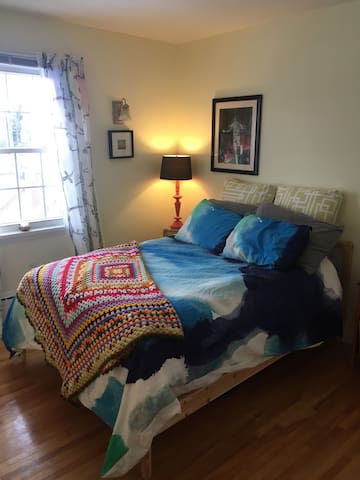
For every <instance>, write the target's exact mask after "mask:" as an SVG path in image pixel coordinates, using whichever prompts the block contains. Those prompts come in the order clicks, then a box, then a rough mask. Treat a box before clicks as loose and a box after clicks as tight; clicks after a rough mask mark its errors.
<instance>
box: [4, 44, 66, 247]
mask: <svg viewBox="0 0 360 480" xmlns="http://www.w3.org/2000/svg"><path fill="white" fill-rule="evenodd" d="M34 65H37V59H36V57H34V56H27V55H21V56H19V55H13V54H6V53H2V52H0V71H1V72H11V73H23V74H30V75H31V74H32V75H40V67H38V66H37V67H36V66H34ZM0 153H4V154H6V153H10V154H15V155H16V154H17V153H40V155H41V154H43V153H44V149H43V148H28V147H6V148H1V147H0ZM34 188H35V187H34ZM1 190H6V189H5V188H4V189H1ZM17 190H18V195H19V191H20V187H19V186H18V187H17ZM19 207H20V212H21V203H20V199H19ZM44 207H45V209H46V204H45V203H44ZM64 228H65V221H64V218H62V217H60V218H52V219H46V220H39V221H33V222H31V223H30V224H29V228H26V229H24V226H22V225H21V224H17V223H14V224H7V225H0V238H5V237H9V236H12V235H19V234H20V235H26V234H29V233H34V232H36V231H37V232H44V231H46V230H58V229H61V230H63V229H64Z"/></svg>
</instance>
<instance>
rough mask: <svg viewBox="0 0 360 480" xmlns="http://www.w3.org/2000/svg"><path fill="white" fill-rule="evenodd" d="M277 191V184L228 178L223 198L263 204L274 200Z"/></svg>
mask: <svg viewBox="0 0 360 480" xmlns="http://www.w3.org/2000/svg"><path fill="white" fill-rule="evenodd" d="M275 193H276V186H275V185H268V184H265V183H248V182H244V181H242V180H239V179H237V178H228V179H226V180H225V182H224V188H223V191H222V195H221V198H222V200H228V201H231V202H241V203H247V204H249V205H257V206H259V205H261V204H262V203H269V202H273V201H274V198H275Z"/></svg>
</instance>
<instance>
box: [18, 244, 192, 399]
mask: <svg viewBox="0 0 360 480" xmlns="http://www.w3.org/2000/svg"><path fill="white" fill-rule="evenodd" d="M17 296H18V299H19V300H20V302H21V303H22V304H23V305H24V307H25V310H26V314H27V317H28V319H29V321H30V322H31V324H32V325H33V327H34V329H35V339H36V340H37V341H38V342H39V343H40V344H41V345H42V347H43V349H44V351H45V356H46V359H47V361H48V362H49V363H51V364H52V365H53V366H55V367H56V368H57V369H58V371H59V373H60V375H61V378H62V388H61V393H62V395H63V396H64V397H65V398H69V397H72V396H74V395H76V394H77V393H79V392H80V391H81V390H82V389H83V388H84V387H85V386H86V385H88V384H89V383H90V382H91V381H92V380H93V379H94V378H95V377H97V376H98V375H100V374H102V373H106V372H108V371H109V370H110V369H111V368H113V367H114V366H115V365H117V364H119V362H120V361H121V359H122V358H124V356H125V355H126V354H127V353H128V352H129V350H130V349H131V348H132V347H134V345H135V343H136V342H137V341H138V340H139V339H141V338H143V337H145V336H149V335H165V336H173V337H182V336H183V330H182V326H181V323H180V320H179V318H178V316H177V314H176V312H175V310H174V308H173V307H172V305H171V304H170V303H169V301H168V300H167V299H166V298H165V297H164V295H163V294H162V293H161V291H160V290H159V289H158V287H157V286H156V285H155V283H154V282H153V280H152V279H151V277H150V275H149V273H148V272H147V271H146V269H145V266H144V264H143V262H142V259H141V255H140V249H139V246H138V244H137V243H136V242H135V241H134V242H130V243H124V244H121V245H118V246H116V247H112V248H103V249H100V250H95V251H93V252H90V253H87V254H85V255H80V256H77V257H70V258H65V259H63V260H59V261H56V262H52V263H49V264H47V265H42V266H40V267H37V268H34V269H32V270H30V271H29V272H28V273H27V274H25V275H24V277H23V279H22V280H21V283H20V285H19V287H18V290H17Z"/></svg>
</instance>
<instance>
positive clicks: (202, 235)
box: [175, 199, 242, 253]
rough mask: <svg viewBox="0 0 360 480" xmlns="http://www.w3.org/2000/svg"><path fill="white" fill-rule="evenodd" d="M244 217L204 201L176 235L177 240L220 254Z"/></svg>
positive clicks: (197, 206)
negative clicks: (229, 236) (231, 233)
mask: <svg viewBox="0 0 360 480" xmlns="http://www.w3.org/2000/svg"><path fill="white" fill-rule="evenodd" d="M241 218H242V216H241V215H238V214H237V213H234V212H230V211H228V210H225V209H224V208H222V207H220V206H219V205H216V204H214V203H212V202H210V201H209V200H206V199H204V200H202V201H201V202H200V203H198V205H196V207H195V208H194V210H193V211H192V212H191V214H190V215H189V217H188V218H187V219H186V221H185V223H184V225H183V226H182V227H181V228H180V230H179V231H178V232H177V234H176V235H175V240H179V241H181V242H185V243H192V244H195V245H199V246H200V247H203V248H206V249H208V250H210V251H212V252H214V253H220V252H221V251H222V250H223V248H224V245H225V241H226V239H227V237H228V235H229V234H230V232H231V231H232V230H233V229H234V227H235V225H236V224H237V223H238V222H239V221H240V220H241Z"/></svg>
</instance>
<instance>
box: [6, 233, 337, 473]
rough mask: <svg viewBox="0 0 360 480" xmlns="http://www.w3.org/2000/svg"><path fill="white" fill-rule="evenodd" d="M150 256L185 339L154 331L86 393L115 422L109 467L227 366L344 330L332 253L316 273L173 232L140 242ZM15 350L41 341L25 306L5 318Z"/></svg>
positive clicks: (130, 462) (87, 401)
mask: <svg viewBox="0 0 360 480" xmlns="http://www.w3.org/2000/svg"><path fill="white" fill-rule="evenodd" d="M141 253H142V257H143V261H144V263H145V265H146V267H147V269H148V271H149V272H150V274H151V276H152V278H153V279H154V280H155V282H156V283H157V285H158V286H159V288H160V289H161V290H162V292H163V293H164V294H165V296H166V297H167V298H168V299H169V301H170V302H171V303H172V305H173V306H174V307H175V309H176V311H177V313H178V315H179V317H180V319H181V322H182V325H183V329H184V340H183V341H182V342H178V341H177V342H174V341H172V340H171V339H165V338H161V339H159V338H148V339H146V340H144V341H143V342H141V343H140V344H138V345H137V346H136V347H135V348H134V349H133V350H132V352H131V353H130V354H129V355H128V357H127V358H126V359H125V360H124V361H123V362H122V364H121V366H118V367H116V368H114V369H113V370H111V371H110V372H109V373H107V374H106V375H102V376H100V377H98V378H97V379H96V380H95V381H94V382H92V384H90V385H89V386H88V387H87V388H86V389H85V390H84V391H83V392H82V393H80V395H79V400H80V401H81V402H82V403H83V404H84V405H85V406H86V407H87V408H89V409H91V410H92V411H93V412H94V413H96V414H97V415H98V416H99V417H101V418H102V419H103V420H104V421H105V422H106V423H107V424H108V425H109V426H110V427H111V429H112V435H111V438H110V441H109V446H108V449H107V453H106V456H105V460H104V464H103V468H102V475H103V476H104V477H107V478H110V477H116V476H119V475H122V474H124V473H126V472H127V471H128V470H129V469H130V468H132V467H133V466H134V465H135V464H136V463H137V462H138V461H139V460H140V459H141V458H142V457H143V456H144V455H145V453H146V452H147V451H148V449H149V448H150V446H151V441H152V439H153V437H154V436H155V435H156V434H157V433H158V432H159V431H160V430H161V429H162V428H163V426H164V425H165V424H166V423H167V422H168V421H169V420H170V419H171V418H172V417H173V416H174V415H176V414H177V413H180V403H179V400H178V396H179V395H181V394H183V393H185V392H188V391H190V390H192V389H194V388H198V387H201V386H205V385H208V384H210V383H212V382H213V381H215V380H216V379H217V378H218V377H219V376H220V375H221V374H222V373H226V372H231V371H234V370H239V369H241V368H248V367H253V366H256V365H257V364H259V363H261V362H262V361H264V357H266V358H268V357H270V356H274V355H283V354H286V353H289V352H291V351H294V350H299V349H303V348H307V347H310V346H312V345H315V344H318V343H319V342H321V341H323V340H325V339H327V338H329V337H333V336H336V335H339V334H341V301H340V296H341V289H340V287H339V282H338V280H337V277H336V273H335V271H334V267H333V266H332V265H331V264H330V262H329V261H328V260H326V261H325V262H324V263H323V264H322V267H321V269H320V271H319V272H317V273H316V274H314V275H308V274H306V273H305V272H304V271H303V270H301V269H295V270H292V271H290V272H277V271H272V270H265V269H263V268H258V267H256V266H251V265H248V264H245V263H239V262H234V261H230V260H225V259H224V258H222V257H221V256H218V255H213V254H211V253H210V252H209V251H207V250H204V249H202V248H200V247H197V246H194V245H189V244H185V243H181V242H177V241H175V240H174V239H171V238H161V239H155V240H149V241H146V242H143V243H142V244H141ZM3 338H4V341H5V343H6V344H7V346H8V348H11V349H13V350H19V349H23V348H33V347H38V345H37V344H36V343H35V342H34V339H33V338H34V335H33V331H32V327H31V326H30V325H29V323H28V322H27V320H26V318H25V315H24V310H23V307H22V306H21V305H20V304H19V303H17V302H15V303H14V305H13V307H12V309H11V311H10V312H9V314H8V316H7V320H6V322H5V325H4V332H3Z"/></svg>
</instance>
